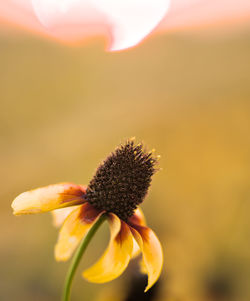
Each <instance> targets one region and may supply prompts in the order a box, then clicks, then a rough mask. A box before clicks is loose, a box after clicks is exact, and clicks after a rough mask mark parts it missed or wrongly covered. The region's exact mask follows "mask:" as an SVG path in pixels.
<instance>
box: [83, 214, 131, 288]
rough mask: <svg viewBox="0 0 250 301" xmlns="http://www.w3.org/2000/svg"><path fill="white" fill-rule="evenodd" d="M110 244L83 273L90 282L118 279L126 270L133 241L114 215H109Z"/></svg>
mask: <svg viewBox="0 0 250 301" xmlns="http://www.w3.org/2000/svg"><path fill="white" fill-rule="evenodd" d="M108 221H109V226H110V232H111V237H110V242H109V246H108V248H107V249H106V251H105V252H104V254H103V256H102V257H101V258H100V259H99V260H98V262H97V263H95V264H94V265H93V266H92V267H90V268H89V269H87V270H85V271H84V272H83V277H84V278H85V279H87V280H88V281H90V282H94V283H104V282H108V281H111V280H113V279H115V278H117V277H119V276H120V275H121V274H122V273H123V271H124V270H125V269H126V267H127V265H128V263H129V260H130V258H131V255H132V250H133V239H132V235H131V232H130V229H129V226H128V225H127V224H126V223H125V222H123V221H121V220H120V219H119V218H118V217H117V216H116V215H115V214H112V213H110V214H109V219H108Z"/></svg>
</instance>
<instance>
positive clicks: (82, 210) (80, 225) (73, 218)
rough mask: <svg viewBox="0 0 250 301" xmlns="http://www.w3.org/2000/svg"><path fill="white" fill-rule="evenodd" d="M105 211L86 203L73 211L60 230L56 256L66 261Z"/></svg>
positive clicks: (59, 259)
mask: <svg viewBox="0 0 250 301" xmlns="http://www.w3.org/2000/svg"><path fill="white" fill-rule="evenodd" d="M102 213H103V212H101V211H100V210H96V209H95V208H94V207H93V206H91V205H90V204H89V203H85V204H83V205H81V206H79V207H78V208H76V209H75V210H74V211H72V212H71V213H70V214H69V215H68V217H67V218H66V220H65V222H64V223H63V225H62V228H61V230H60V232H59V237H58V241H57V244H56V246H55V258H56V260H58V261H66V260H68V259H69V257H70V256H71V255H72V253H73V252H74V250H75V249H76V247H77V245H78V244H79V242H80V241H81V239H82V238H83V237H84V236H85V234H86V233H87V232H88V230H89V229H90V228H91V227H92V226H93V224H94V223H95V222H96V221H97V220H98V218H99V217H100V216H101V215H102Z"/></svg>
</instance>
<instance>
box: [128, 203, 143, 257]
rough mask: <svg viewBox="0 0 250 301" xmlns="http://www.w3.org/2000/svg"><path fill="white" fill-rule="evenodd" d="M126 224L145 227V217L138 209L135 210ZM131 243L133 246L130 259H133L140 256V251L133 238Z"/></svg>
mask: <svg viewBox="0 0 250 301" xmlns="http://www.w3.org/2000/svg"><path fill="white" fill-rule="evenodd" d="M128 224H136V225H141V226H146V220H145V216H144V214H143V212H142V210H141V209H140V208H139V207H138V208H137V209H136V210H135V212H134V214H133V215H132V216H131V217H130V218H129V220H128ZM133 242H134V244H133V252H132V258H135V257H137V256H138V255H139V254H140V252H141V249H140V247H139V246H138V243H137V242H136V240H135V239H134V238H133Z"/></svg>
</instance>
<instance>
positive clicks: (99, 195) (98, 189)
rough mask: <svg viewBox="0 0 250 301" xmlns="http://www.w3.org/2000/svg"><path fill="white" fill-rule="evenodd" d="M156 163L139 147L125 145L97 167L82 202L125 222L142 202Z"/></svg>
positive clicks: (131, 144)
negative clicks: (84, 200)
mask: <svg viewBox="0 0 250 301" xmlns="http://www.w3.org/2000/svg"><path fill="white" fill-rule="evenodd" d="M156 161H157V160H156V159H155V158H153V157H152V153H148V152H145V151H144V150H143V146H142V144H138V145H135V144H134V141H132V140H129V141H127V142H126V143H125V144H124V145H121V146H120V147H118V148H117V149H116V150H115V152H114V153H112V154H111V155H109V156H108V158H107V159H106V160H105V161H104V162H103V163H102V164H101V165H100V166H99V167H98V169H97V171H96V174H95V175H94V177H93V179H92V180H91V181H90V183H89V185H88V188H87V191H86V196H85V197H86V200H87V201H88V202H89V203H90V204H91V205H93V206H94V207H96V208H98V209H100V210H106V211H107V212H113V213H115V214H116V215H117V216H118V217H119V218H121V219H122V220H124V221H126V220H127V219H128V218H129V217H130V216H132V215H133V213H134V210H135V209H136V208H137V206H138V205H139V204H140V203H141V202H142V201H143V199H144V197H145V195H146V193H147V191H148V188H149V186H150V183H151V178H152V175H153V174H154V173H155V171H156V169H155V163H156Z"/></svg>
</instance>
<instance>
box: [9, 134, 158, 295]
mask: <svg viewBox="0 0 250 301" xmlns="http://www.w3.org/2000/svg"><path fill="white" fill-rule="evenodd" d="M156 161H157V160H156V159H155V158H154V157H153V155H152V153H151V152H146V151H144V150H143V146H142V144H138V145H136V144H134V141H133V140H132V139H131V140H129V141H127V142H126V143H125V144H124V145H121V146H120V147H118V148H117V149H116V150H115V152H113V153H111V155H110V156H109V157H108V158H107V159H106V160H105V161H104V162H103V163H102V164H101V165H100V166H99V167H98V169H97V171H96V174H95V175H94V177H93V179H92V180H91V181H90V183H89V185H88V186H81V185H76V184H71V183H61V184H56V185H50V186H47V187H43V188H38V189H35V190H31V191H28V192H24V193H22V194H20V195H19V196H18V197H17V198H16V199H15V200H14V201H13V203H12V208H13V210H14V214H15V215H21V214H30V213H39V212H47V211H52V213H53V216H54V224H55V225H57V226H59V225H61V224H62V227H61V230H60V233H59V238H58V241H57V244H56V246H55V258H56V260H58V261H66V260H68V259H69V258H70V256H71V255H72V253H73V252H74V251H75V249H76V247H77V246H78V245H79V243H80V241H81V240H82V239H83V237H84V236H85V235H86V233H87V232H88V231H89V229H90V228H91V227H92V226H93V225H94V224H95V223H96V222H97V220H98V219H99V218H100V217H101V216H102V215H103V214H106V216H107V220H108V223H109V227H110V233H111V235H110V242H109V245H108V247H107V249H106V251H105V252H104V254H103V255H102V257H101V258H100V259H99V260H98V261H97V262H96V263H95V264H94V265H93V266H92V267H90V268H88V269H87V270H85V271H84V272H83V273H82V275H83V277H84V278H85V279H87V280H88V281H90V282H94V283H104V282H108V281H111V280H113V279H115V278H117V277H118V276H120V275H121V274H122V273H123V271H124V270H125V269H126V267H127V265H128V263H129V261H130V259H131V258H133V257H134V256H136V255H137V254H138V252H139V251H141V252H142V259H143V262H144V265H145V269H146V272H147V274H148V285H147V287H146V289H145V291H147V290H149V289H150V288H151V287H152V285H153V284H154V283H155V282H156V281H157V279H158V278H159V276H160V273H161V270H162V264H163V254H162V248H161V244H160V242H159V240H158V238H157V236H156V235H155V233H154V232H153V231H152V230H151V229H150V228H148V227H147V226H146V223H145V218H144V216H143V213H142V211H141V210H140V209H139V208H138V205H139V204H140V203H141V202H142V201H143V199H144V197H145V196H146V194H147V191H148V188H149V186H150V183H151V177H152V175H153V174H154V173H155V171H156V169H155V164H156Z"/></svg>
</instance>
